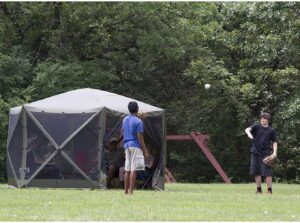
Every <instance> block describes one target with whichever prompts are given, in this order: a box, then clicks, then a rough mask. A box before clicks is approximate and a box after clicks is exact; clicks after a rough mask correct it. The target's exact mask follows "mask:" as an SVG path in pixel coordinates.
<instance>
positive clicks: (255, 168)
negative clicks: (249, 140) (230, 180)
mask: <svg viewBox="0 0 300 223" xmlns="http://www.w3.org/2000/svg"><path fill="white" fill-rule="evenodd" d="M266 156H267V155H265V156H262V155H258V154H255V153H251V163H250V175H252V176H264V177H267V176H272V175H273V169H272V168H271V167H269V166H267V165H266V164H265V163H264V162H263V159H264V158H265V157H266Z"/></svg>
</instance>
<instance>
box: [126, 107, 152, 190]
mask: <svg viewBox="0 0 300 223" xmlns="http://www.w3.org/2000/svg"><path fill="white" fill-rule="evenodd" d="M128 110H129V112H130V114H129V115H127V116H126V117H125V118H124V120H123V127H122V131H123V140H124V149H125V154H126V161H125V171H126V172H125V182H124V187H125V194H132V193H133V189H134V188H135V182H136V175H137V173H136V171H139V170H145V161H144V155H145V158H146V159H147V158H148V156H149V153H148V151H147V148H146V146H145V142H144V135H143V133H144V124H143V122H142V120H141V119H139V118H138V117H137V114H138V111H139V107H138V104H137V103H136V102H135V101H132V102H129V104H128Z"/></svg>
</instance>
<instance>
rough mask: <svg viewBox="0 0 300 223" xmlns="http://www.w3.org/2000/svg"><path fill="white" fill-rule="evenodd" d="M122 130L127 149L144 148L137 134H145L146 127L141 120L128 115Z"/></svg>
mask: <svg viewBox="0 0 300 223" xmlns="http://www.w3.org/2000/svg"><path fill="white" fill-rule="evenodd" d="M122 129H123V139H124V148H125V149H127V148H129V147H137V148H142V147H141V144H140V143H139V140H138V138H137V133H143V132H144V125H143V122H142V120H141V119H139V118H138V117H136V116H135V115H127V116H126V117H125V118H124V119H123V127H122Z"/></svg>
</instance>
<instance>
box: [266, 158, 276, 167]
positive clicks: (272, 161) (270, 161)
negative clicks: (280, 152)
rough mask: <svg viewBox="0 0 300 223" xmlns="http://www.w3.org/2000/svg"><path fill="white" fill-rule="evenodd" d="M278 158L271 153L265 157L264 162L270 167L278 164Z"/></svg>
mask: <svg viewBox="0 0 300 223" xmlns="http://www.w3.org/2000/svg"><path fill="white" fill-rule="evenodd" d="M276 160H277V158H276V156H273V155H269V156H267V157H265V158H264V159H263V162H264V163H265V164H266V165H267V166H269V167H274V166H275V164H276Z"/></svg>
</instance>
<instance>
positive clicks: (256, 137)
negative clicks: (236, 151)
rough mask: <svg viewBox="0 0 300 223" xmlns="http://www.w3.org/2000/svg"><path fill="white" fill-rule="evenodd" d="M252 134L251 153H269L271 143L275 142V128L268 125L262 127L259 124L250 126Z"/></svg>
mask: <svg viewBox="0 0 300 223" xmlns="http://www.w3.org/2000/svg"><path fill="white" fill-rule="evenodd" d="M250 128H251V134H252V135H253V141H252V147H251V153H256V154H260V155H269V154H271V153H272V152H273V148H272V143H273V142H277V136H276V133H275V130H274V129H272V128H271V127H270V126H268V127H263V126H262V125H260V124H256V123H255V124H253V125H251V126H250Z"/></svg>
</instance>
